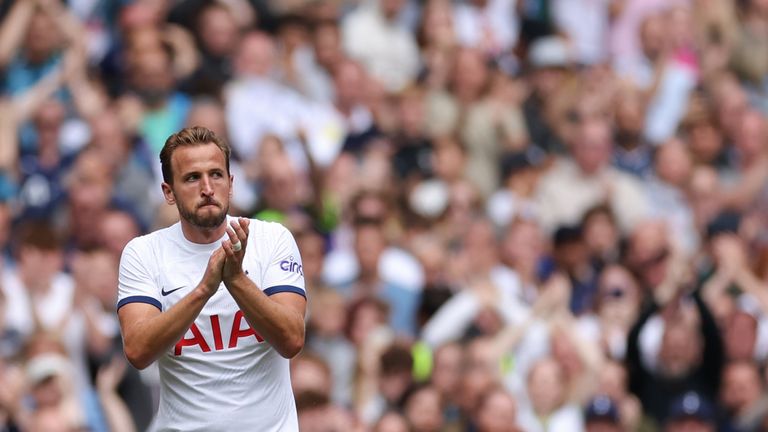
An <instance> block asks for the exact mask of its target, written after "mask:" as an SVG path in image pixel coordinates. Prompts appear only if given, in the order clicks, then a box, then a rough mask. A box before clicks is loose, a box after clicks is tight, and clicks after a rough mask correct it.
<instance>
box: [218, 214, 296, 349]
mask: <svg viewBox="0 0 768 432" xmlns="http://www.w3.org/2000/svg"><path fill="white" fill-rule="evenodd" d="M249 223H250V220H248V219H245V218H238V219H236V220H232V222H231V224H230V226H229V227H228V228H227V233H228V234H229V240H225V241H224V243H223V246H224V250H225V252H226V254H227V259H226V262H225V264H224V271H223V278H222V279H223V280H224V285H225V286H226V287H227V289H228V290H229V292H230V294H232V297H233V298H234V299H235V301H236V302H237V304H238V305H239V306H240V310H242V311H243V314H244V316H245V319H246V320H247V321H248V324H250V325H251V327H252V328H253V329H254V330H255V331H256V332H257V333H258V334H259V335H261V336H262V337H263V338H264V340H266V341H267V342H268V343H269V344H270V345H272V347H274V348H275V350H277V352H278V353H279V354H280V355H281V356H283V357H285V358H292V357H294V356H295V355H296V354H298V353H299V352H300V351H301V349H302V348H303V347H304V333H305V329H304V315H305V313H306V306H307V299H306V297H305V292H304V280H303V276H301V275H300V270H298V272H299V273H297V276H299V278H298V279H299V280H298V282H297V283H296V285H298V286H293V285H285V286H280V287H277V288H279V289H277V290H270V287H268V288H267V289H266V290H265V291H262V290H261V289H260V287H258V286H256V284H255V283H254V282H253V281H252V280H251V279H250V278H249V277H248V276H247V275H246V274H245V273H244V271H243V257H244V255H245V250H246V247H247V242H248V225H249ZM286 233H287V231H286ZM287 235H289V236H290V234H287ZM291 240H292V238H291ZM238 241H240V243H241V249H240V250H239V251H235V250H234V249H233V247H232V245H233V244H235V243H237V242H238ZM292 247H293V248H295V242H294V243H292ZM296 254H298V251H296ZM295 259H296V260H297V261H298V260H300V258H299V257H296V258H295ZM271 291H273V292H271Z"/></svg>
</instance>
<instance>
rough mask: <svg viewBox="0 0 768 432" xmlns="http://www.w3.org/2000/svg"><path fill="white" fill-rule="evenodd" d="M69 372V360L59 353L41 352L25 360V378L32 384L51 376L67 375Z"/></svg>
mask: <svg viewBox="0 0 768 432" xmlns="http://www.w3.org/2000/svg"><path fill="white" fill-rule="evenodd" d="M70 373H71V370H70V363H69V360H68V359H67V358H66V357H64V356H62V355H60V354H54V353H51V354H41V355H39V356H35V357H33V358H32V359H31V360H29V362H27V379H28V380H29V383H30V384H32V385H36V384H39V383H40V382H42V381H43V380H45V379H46V378H49V377H52V376H57V375H59V376H67V375H68V374H70Z"/></svg>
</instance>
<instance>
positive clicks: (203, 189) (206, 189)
mask: <svg viewBox="0 0 768 432" xmlns="http://www.w3.org/2000/svg"><path fill="white" fill-rule="evenodd" d="M200 194H201V195H203V196H211V195H213V183H212V182H211V178H210V177H208V176H203V178H202V179H201V182H200Z"/></svg>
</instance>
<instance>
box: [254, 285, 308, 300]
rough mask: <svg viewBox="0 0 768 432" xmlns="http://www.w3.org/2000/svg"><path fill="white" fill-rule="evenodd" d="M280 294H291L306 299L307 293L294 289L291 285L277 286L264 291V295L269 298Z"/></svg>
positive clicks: (297, 288)
mask: <svg viewBox="0 0 768 432" xmlns="http://www.w3.org/2000/svg"><path fill="white" fill-rule="evenodd" d="M282 292H292V293H294V294H298V295H300V296H302V297H304V298H307V293H306V292H305V291H304V290H303V289H301V288H299V287H295V286H293V285H277V286H273V287H269V288H267V289H265V290H264V294H266V295H268V296H271V295H272V294H277V293H282Z"/></svg>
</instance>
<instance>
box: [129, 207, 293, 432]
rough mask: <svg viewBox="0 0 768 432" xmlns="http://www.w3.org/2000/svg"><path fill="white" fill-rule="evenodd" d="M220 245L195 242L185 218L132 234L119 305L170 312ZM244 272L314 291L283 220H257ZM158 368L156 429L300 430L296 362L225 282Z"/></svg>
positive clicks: (270, 289)
mask: <svg viewBox="0 0 768 432" xmlns="http://www.w3.org/2000/svg"><path fill="white" fill-rule="evenodd" d="M225 238H227V236H226V234H225V236H224V237H222V239H221V240H223V239H225ZM220 245H221V241H216V242H214V243H211V244H197V243H192V242H190V241H189V240H187V239H186V238H185V237H184V235H183V233H182V230H181V225H180V224H179V223H176V224H175V225H173V226H170V227H168V228H165V229H162V230H159V231H155V232H153V233H151V234H148V235H145V236H142V237H138V238H135V239H133V240H132V241H131V242H130V243H128V245H127V246H126V247H125V250H124V251H123V255H122V258H121V260H120V279H119V288H118V303H117V307H118V309H119V308H120V307H122V306H124V305H126V304H128V303H133V302H141V303H147V304H151V305H154V306H156V307H157V308H158V309H160V310H161V311H164V310H167V309H168V308H170V307H171V306H173V305H174V304H175V303H176V302H178V301H179V300H180V299H181V298H183V297H184V296H186V295H187V294H189V293H190V291H191V290H192V289H194V288H195V286H197V284H198V283H199V282H200V280H201V279H202V277H203V273H204V272H205V268H206V266H207V264H208V260H209V258H210V256H211V254H212V253H213V251H215V250H216V249H217V248H219V247H220ZM243 270H244V271H245V272H246V274H247V275H248V277H249V278H250V279H251V280H252V281H253V282H254V283H255V284H256V286H257V287H259V288H260V289H261V290H262V291H264V293H266V294H267V295H272V294H275V293H279V292H292V293H296V294H297V295H302V296H305V297H306V293H305V288H304V274H303V270H302V265H301V257H300V256H299V251H298V248H297V247H296V242H295V240H294V239H293V236H292V235H291V233H290V232H289V231H288V230H287V229H286V228H285V227H283V226H282V225H280V224H277V223H269V222H263V221H259V220H254V219H251V223H250V227H249V235H248V243H247V247H246V251H245V257H244V259H243ZM158 366H159V369H160V383H161V384H160V386H161V387H160V407H159V411H158V413H157V417H156V418H155V421H154V423H153V426H152V430H156V431H234V430H237V431H241V430H242V431H298V421H297V415H296V406H295V403H294V398H293V392H292V391H291V382H290V375H289V369H288V366H289V361H288V360H287V359H285V358H283V357H282V356H280V354H278V353H277V351H275V350H274V349H273V348H272V347H271V346H270V345H269V344H268V343H267V342H265V341H264V340H263V339H262V338H261V336H260V335H258V334H257V333H255V332H254V330H253V329H252V328H251V327H250V325H249V324H248V322H247V321H246V320H245V317H244V316H243V313H242V312H241V311H240V309H239V307H238V305H237V303H236V302H235V300H234V299H233V297H232V296H231V295H230V293H229V291H228V290H227V288H226V287H225V286H224V284H223V283H222V284H221V285H220V286H219V290H218V291H217V292H216V293H215V294H214V295H213V296H212V297H211V298H210V299H209V300H208V303H206V305H205V306H204V307H203V310H202V311H201V312H200V315H199V316H198V317H197V319H195V322H194V323H193V325H192V326H191V327H190V328H189V330H187V332H186V334H185V335H184V337H183V338H182V339H181V340H180V341H179V342H178V343H176V344H175V345H174V346H171V347H169V348H168V350H167V351H166V352H165V353H164V354H162V355H161V356H160V358H159V359H158Z"/></svg>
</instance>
